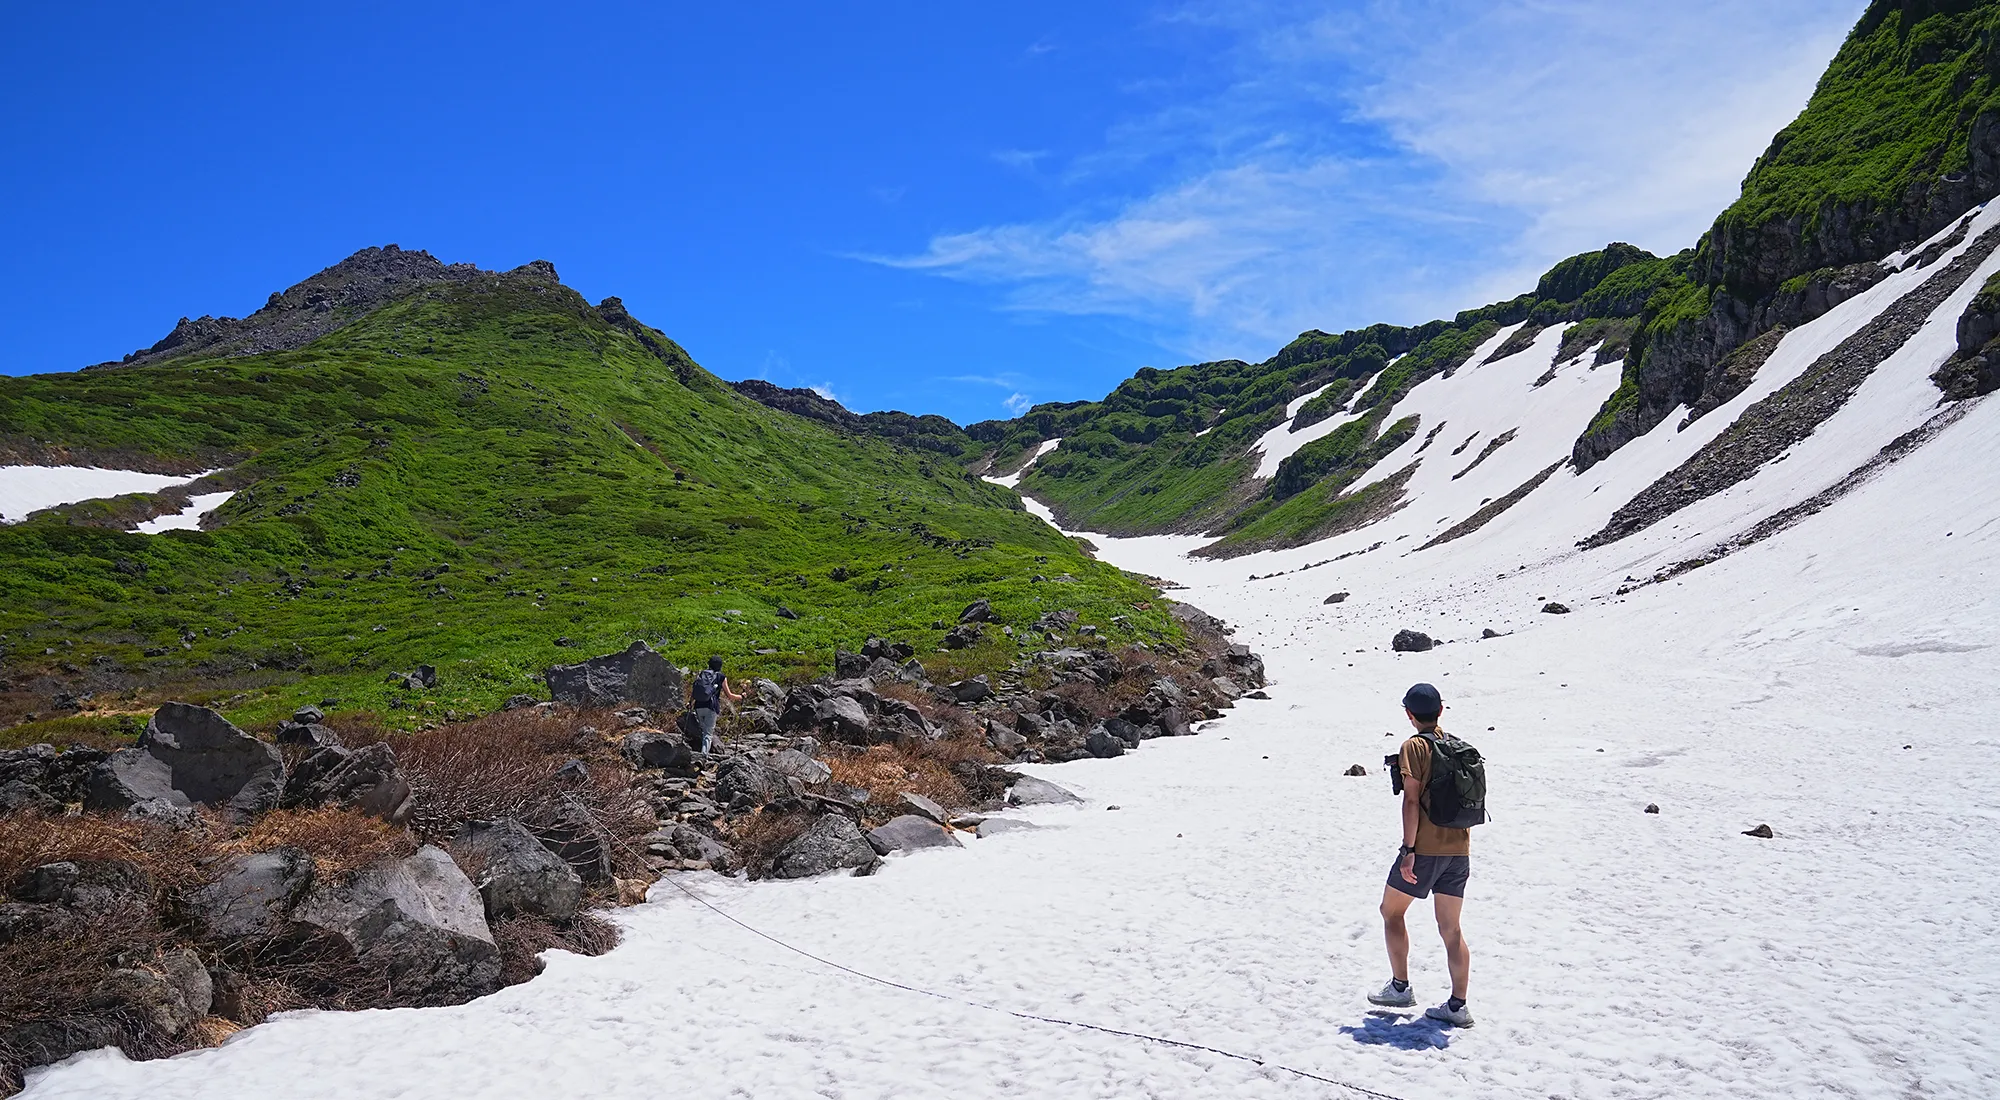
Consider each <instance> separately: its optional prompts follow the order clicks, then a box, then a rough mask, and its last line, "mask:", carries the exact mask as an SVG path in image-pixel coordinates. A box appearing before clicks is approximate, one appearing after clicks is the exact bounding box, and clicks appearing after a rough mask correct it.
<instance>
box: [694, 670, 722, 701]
mask: <svg viewBox="0 0 2000 1100" xmlns="http://www.w3.org/2000/svg"><path fill="white" fill-rule="evenodd" d="M694 709H696V710H721V709H722V673H720V672H717V671H715V670H714V669H712V668H705V669H702V670H701V671H700V672H697V673H695V674H694Z"/></svg>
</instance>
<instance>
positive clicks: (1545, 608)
mask: <svg viewBox="0 0 2000 1100" xmlns="http://www.w3.org/2000/svg"><path fill="white" fill-rule="evenodd" d="M1542 614H1544V615H1567V614H1569V605H1568V604H1566V603H1557V602H1556V601H1555V600H1550V601H1549V602H1548V603H1545V604H1543V605H1542Z"/></svg>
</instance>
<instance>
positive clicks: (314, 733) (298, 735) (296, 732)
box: [271, 721, 340, 749]
mask: <svg viewBox="0 0 2000 1100" xmlns="http://www.w3.org/2000/svg"><path fill="white" fill-rule="evenodd" d="M271 740H273V741H275V742H277V743H278V744H280V745H309V746H311V747H313V748H316V749H323V748H326V747H327V746H329V745H338V744H340V735H339V734H337V733H335V732H334V731H333V729H332V727H330V726H325V725H321V724H320V723H318V722H299V721H286V722H280V723H278V732H277V733H275V734H272V735H271Z"/></svg>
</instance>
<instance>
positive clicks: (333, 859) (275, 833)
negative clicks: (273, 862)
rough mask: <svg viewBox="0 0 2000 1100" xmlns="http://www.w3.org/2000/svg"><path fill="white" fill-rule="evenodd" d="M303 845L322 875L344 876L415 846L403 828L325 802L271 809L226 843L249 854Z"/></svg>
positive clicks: (401, 854)
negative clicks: (309, 806)
mask: <svg viewBox="0 0 2000 1100" xmlns="http://www.w3.org/2000/svg"><path fill="white" fill-rule="evenodd" d="M285 846H289V847H293V848H302V849H304V850H305V852H306V854H308V855H310V856H312V858H313V867H314V870H315V871H316V872H317V873H318V874H319V875H320V876H321V877H324V878H332V879H343V878H346V877H348V876H349V875H352V874H353V873H354V872H356V871H359V870H361V869H362V868H363V867H366V866H368V865H369V864H371V863H375V862H378V861H381V860H390V859H402V858H404V857H405V856H408V855H410V854H411V853H413V852H415V851H416V850H417V846H416V842H415V841H414V840H412V839H411V837H410V835H409V834H408V833H406V832H404V831H403V830H401V829H397V828H393V827H391V826H390V825H389V824H388V823H386V822H384V821H381V820H379V819H377V818H373V817H369V816H367V815H366V814H363V813H359V812H357V811H355V810H347V809H340V808H337V807H332V806H327V807H321V808H319V809H315V810H272V811H271V812H269V813H267V814H265V815H264V816H262V817H260V818H258V819H257V821H256V823H255V824H253V825H251V826H250V828H249V829H248V830H247V831H245V832H244V834H243V835H242V836H240V837H237V838H236V839H235V840H232V841H230V842H229V844H228V848H229V849H230V850H231V851H236V852H243V853H246V854H247V853H250V852H262V851H268V850H269V849H272V848H278V847H285Z"/></svg>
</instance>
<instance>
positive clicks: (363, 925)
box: [293, 845, 500, 1005]
mask: <svg viewBox="0 0 2000 1100" xmlns="http://www.w3.org/2000/svg"><path fill="white" fill-rule="evenodd" d="M293 917H294V919H296V920H298V921H300V922H302V923H304V924H308V925H311V926H314V927H317V928H321V929H324V930H325V931H327V932H330V933H332V934H334V935H336V936H338V937H339V938H340V939H341V940H342V941H344V942H345V943H346V944H347V946H348V947H349V948H350V949H352V951H353V952H354V955H355V956H356V958H358V959H359V960H360V961H361V962H362V963H363V964H364V965H367V966H369V967H370V968H372V969H376V970H379V971H381V972H382V973H384V974H385V975H386V976H387V977H388V979H389V982H390V987H391V988H392V989H393V990H394V991H395V992H394V999H395V1001H396V1003H399V1004H407V1005H440V1004H458V1003H461V1002H464V1001H468V1000H471V999H472V998H474V997H478V996H482V995H484V994H486V993H490V992H492V991H493V990H494V989H496V988H498V987H499V984H500V952H499V949H498V948H496V947H495V946H494V943H493V932H492V929H491V928H490V927H489V926H488V925H487V923H486V907H485V903H484V902H483V901H482V899H481V898H480V896H479V891H478V890H477V889H476V888H475V887H474V886H473V885H472V880H471V879H469V878H467V877H466V875H465V872H463V871H461V870H459V868H458V864H456V863H453V862H452V859H451V856H450V855H448V854H446V853H445V851H444V849H442V848H437V847H433V846H430V845H425V846H424V847H422V848H419V849H417V852H416V854H415V855H412V856H410V857H409V858H408V859H402V860H397V861H395V862H392V863H382V864H377V865H375V866H373V867H369V868H366V869H364V870H362V871H361V872H360V873H359V874H357V875H355V876H354V877H353V878H352V879H351V880H349V881H347V882H344V883H332V884H323V885H321V886H319V887H317V888H315V889H314V890H312V891H311V892H310V893H309V894H307V895H306V899H305V901H304V902H302V903H300V905H299V907H298V908H297V909H296V910H295V911H294V912H293Z"/></svg>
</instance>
